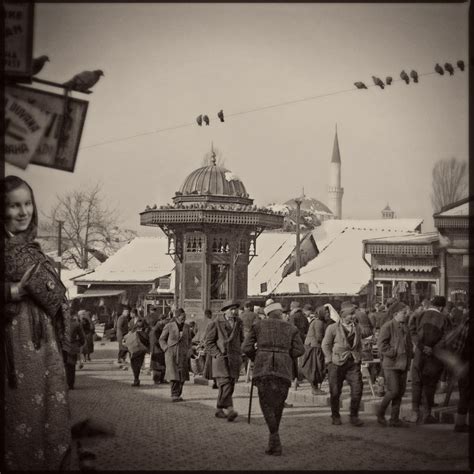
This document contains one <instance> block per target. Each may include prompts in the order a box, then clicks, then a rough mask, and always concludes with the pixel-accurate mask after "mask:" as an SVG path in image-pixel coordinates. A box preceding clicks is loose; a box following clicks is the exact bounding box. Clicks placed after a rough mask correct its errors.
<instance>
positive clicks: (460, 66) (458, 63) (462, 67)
mask: <svg viewBox="0 0 474 474" xmlns="http://www.w3.org/2000/svg"><path fill="white" fill-rule="evenodd" d="M456 64H457V65H458V68H459V69H460V70H461V71H464V61H462V60H459V61H458V62H457V63H456Z"/></svg>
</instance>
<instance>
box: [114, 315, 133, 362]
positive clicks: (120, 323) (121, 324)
mask: <svg viewBox="0 0 474 474" xmlns="http://www.w3.org/2000/svg"><path fill="white" fill-rule="evenodd" d="M129 321H130V306H123V308H122V314H121V315H120V316H119V318H118V319H117V342H118V346H119V351H118V357H117V359H118V362H119V363H122V362H125V358H126V357H127V352H128V351H127V348H126V347H125V346H124V345H123V342H122V341H123V338H124V336H125V335H126V334H127V333H128V323H129Z"/></svg>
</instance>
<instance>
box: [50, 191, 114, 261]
mask: <svg viewBox="0 0 474 474" xmlns="http://www.w3.org/2000/svg"><path fill="white" fill-rule="evenodd" d="M47 218H48V221H49V222H48V227H49V229H50V233H53V232H54V229H57V221H62V222H63V245H62V248H64V249H65V252H64V254H63V261H64V262H65V263H66V262H69V263H74V264H75V265H77V266H78V267H79V268H82V269H87V268H88V267H89V261H90V258H91V253H92V254H94V253H96V252H97V251H98V252H101V253H104V252H105V253H107V250H111V249H113V247H114V243H115V242H117V230H118V227H117V225H116V223H117V212H116V211H115V210H111V209H108V208H106V207H105V206H104V203H103V198H102V197H101V186H100V185H99V184H96V185H95V186H93V187H91V188H89V189H86V190H75V191H71V192H68V193H66V194H64V195H62V196H57V203H56V204H55V205H54V206H53V208H52V209H51V212H50V214H49V215H48V216H47Z"/></svg>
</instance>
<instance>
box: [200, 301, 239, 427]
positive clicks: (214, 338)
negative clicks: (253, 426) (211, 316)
mask: <svg viewBox="0 0 474 474" xmlns="http://www.w3.org/2000/svg"><path fill="white" fill-rule="evenodd" d="M238 308H239V303H237V302H235V301H227V302H225V303H224V306H223V307H222V309H221V311H223V312H224V314H219V315H218V316H217V317H216V319H215V320H214V321H211V322H210V323H209V326H208V328H207V332H206V336H205V347H206V350H207V351H208V352H209V354H210V355H211V357H212V376H213V377H214V378H215V379H216V382H217V386H218V388H219V393H218V395H217V411H216V417H217V418H227V421H234V420H235V418H236V417H237V415H238V414H237V412H236V411H235V410H234V407H233V401H232V395H233V393H234V386H235V382H236V381H237V380H238V378H239V375H240V366H241V364H242V356H241V351H240V346H241V344H242V341H243V329H242V321H241V320H240V318H239V317H238Z"/></svg>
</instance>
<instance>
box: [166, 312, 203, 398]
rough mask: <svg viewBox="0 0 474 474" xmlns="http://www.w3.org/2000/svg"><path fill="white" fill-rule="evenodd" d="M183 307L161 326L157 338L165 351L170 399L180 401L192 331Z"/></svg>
mask: <svg viewBox="0 0 474 474" xmlns="http://www.w3.org/2000/svg"><path fill="white" fill-rule="evenodd" d="M185 319H186V313H185V311H184V309H183V308H179V309H178V310H177V311H176V316H175V317H174V318H173V319H171V321H170V322H169V323H167V324H166V326H165V327H164V328H163V332H162V333H161V336H160V338H159V343H160V347H161V349H162V350H163V352H164V353H165V364H166V375H165V377H166V379H167V380H169V381H170V382H171V399H172V401H173V402H182V401H183V398H182V397H181V394H182V393H183V385H184V382H185V381H186V380H189V357H190V350H191V344H192V339H193V336H194V333H193V332H192V331H191V328H190V327H189V325H188V324H186V323H185Z"/></svg>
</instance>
